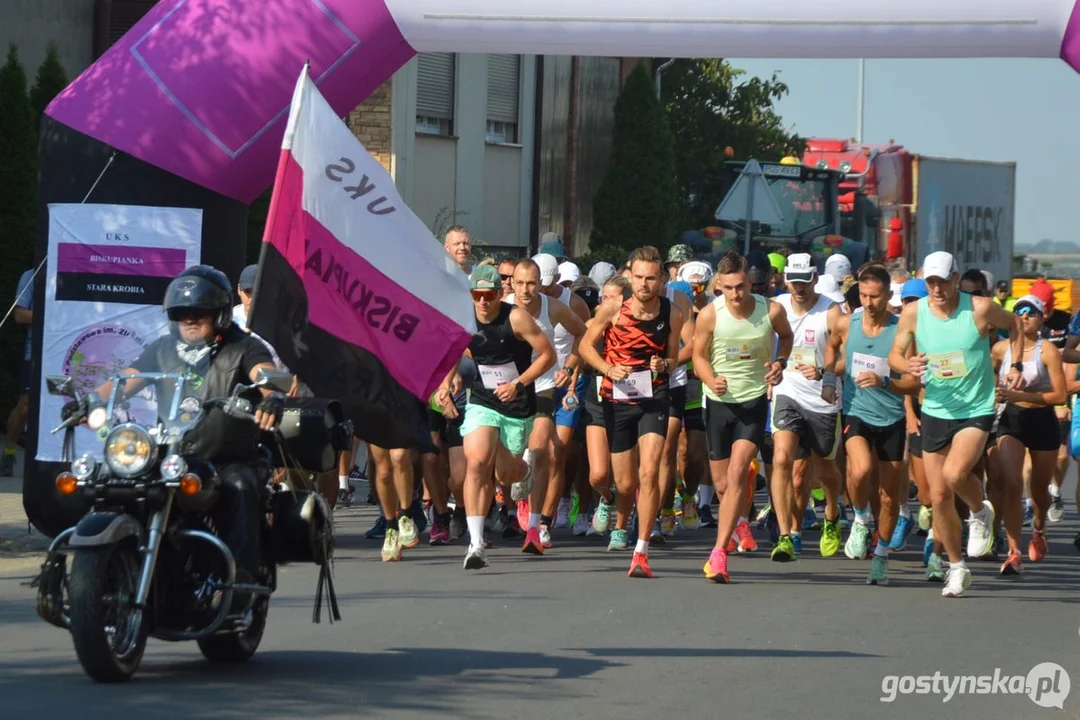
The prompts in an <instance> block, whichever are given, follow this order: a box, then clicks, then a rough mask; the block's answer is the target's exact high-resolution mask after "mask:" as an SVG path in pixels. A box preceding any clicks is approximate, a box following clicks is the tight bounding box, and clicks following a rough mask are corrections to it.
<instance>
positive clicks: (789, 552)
mask: <svg viewBox="0 0 1080 720" xmlns="http://www.w3.org/2000/svg"><path fill="white" fill-rule="evenodd" d="M771 557H772V561H773V562H792V561H793V560H795V558H796V554H795V545H794V544H793V543H792V542H791V536H790V535H781V536H780V538H779V539H778V540H777V542H776V547H774V548H773V549H772V556H771Z"/></svg>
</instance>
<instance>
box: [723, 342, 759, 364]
mask: <svg viewBox="0 0 1080 720" xmlns="http://www.w3.org/2000/svg"><path fill="white" fill-rule="evenodd" d="M753 357H754V346H753V345H752V344H750V343H743V344H741V345H734V346H732V347H726V348H724V358H725V359H726V360H727V361H728V362H738V361H739V360H750V359H752V358H753Z"/></svg>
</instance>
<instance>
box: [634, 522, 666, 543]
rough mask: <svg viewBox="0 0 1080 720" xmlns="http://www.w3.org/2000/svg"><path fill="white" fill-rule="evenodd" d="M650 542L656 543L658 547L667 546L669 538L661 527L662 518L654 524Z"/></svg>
mask: <svg viewBox="0 0 1080 720" xmlns="http://www.w3.org/2000/svg"><path fill="white" fill-rule="evenodd" d="M640 520H641V519H640V518H638V521H639V522H640ZM649 542H651V543H656V544H657V545H667V536H666V535H664V530H663V528H662V527H661V526H660V518H657V519H656V522H655V523H653V529H652V534H651V535H649Z"/></svg>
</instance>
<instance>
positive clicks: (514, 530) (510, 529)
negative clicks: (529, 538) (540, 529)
mask: <svg viewBox="0 0 1080 720" xmlns="http://www.w3.org/2000/svg"><path fill="white" fill-rule="evenodd" d="M502 536H503V540H514V539H515V538H523V537H525V531H524V530H522V529H521V525H519V524H518V521H517V517H510V518H509V520H508V522H507V523H506V528H505V529H504V530H503V533H502Z"/></svg>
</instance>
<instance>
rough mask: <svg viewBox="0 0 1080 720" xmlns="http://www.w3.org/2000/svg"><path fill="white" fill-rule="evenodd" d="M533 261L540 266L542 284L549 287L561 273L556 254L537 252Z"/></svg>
mask: <svg viewBox="0 0 1080 720" xmlns="http://www.w3.org/2000/svg"><path fill="white" fill-rule="evenodd" d="M533 262H534V263H536V264H537V265H538V266H540V284H541V285H543V286H544V287H547V286H548V285H551V284H552V283H553V282H555V278H556V276H558V274H559V261H558V260H556V259H555V256H554V255H548V254H547V253H537V254H536V255H533Z"/></svg>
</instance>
